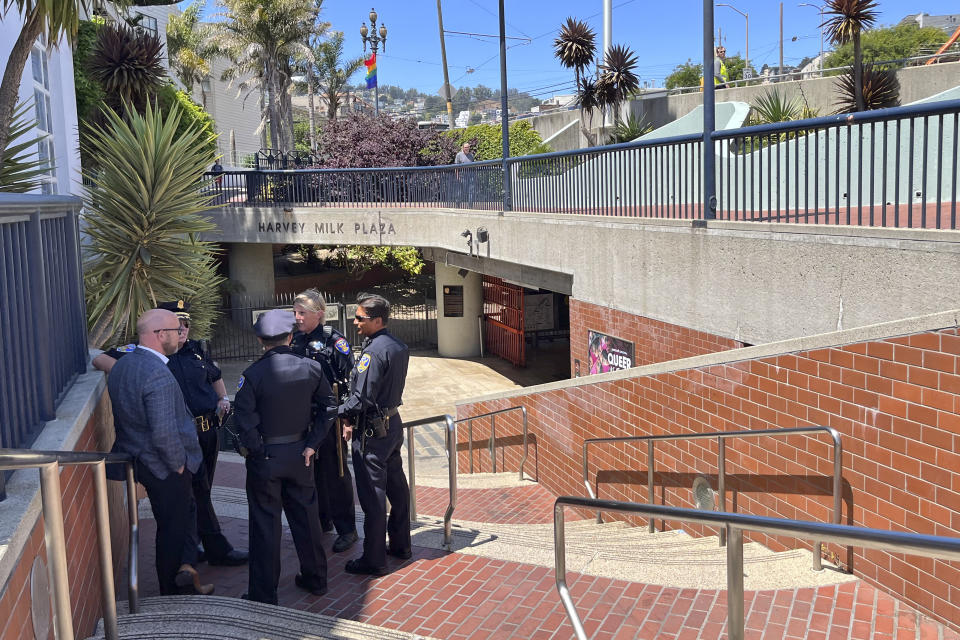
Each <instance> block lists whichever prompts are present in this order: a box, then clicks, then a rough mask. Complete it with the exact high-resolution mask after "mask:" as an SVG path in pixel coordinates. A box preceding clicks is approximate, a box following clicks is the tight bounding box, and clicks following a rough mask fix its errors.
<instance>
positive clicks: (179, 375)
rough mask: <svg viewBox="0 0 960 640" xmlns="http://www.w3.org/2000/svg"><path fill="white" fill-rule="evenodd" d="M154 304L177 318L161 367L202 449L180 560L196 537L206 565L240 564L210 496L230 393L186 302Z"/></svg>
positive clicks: (189, 556)
mask: <svg viewBox="0 0 960 640" xmlns="http://www.w3.org/2000/svg"><path fill="white" fill-rule="evenodd" d="M157 308H158V309H165V310H167V311H172V312H173V313H174V314H176V316H177V318H178V319H179V320H180V333H179V349H178V351H177V352H176V353H175V354H174V355H172V356H170V359H169V362H168V363H167V367H168V368H169V369H170V372H171V373H173V377H174V378H176V379H177V383H179V385H180V390H181V391H182V392H183V397H184V400H186V403H187V408H189V409H190V412H191V413H192V414H193V416H194V422H195V423H196V427H197V439H198V441H199V443H200V450H201V452H202V454H203V463H202V465H201V467H200V469H199V470H198V471H197V473H195V474H194V476H193V496H194V501H195V503H196V504H195V507H196V522H197V527H196V530H195V531H192V532H191V535H190V536H189V542H188V546H187V548H186V549H185V550H184V557H183V562H184V564H185V565H190V566H191V567H192V566H193V565H196V564H197V562H198V561H200V560H201V559H202V558H201V554H200V551H199V548H198V545H199V544H200V543H202V544H203V555H204V556H205V559H206V560H207V562H208V563H209V564H211V565H219V566H237V565H241V564H245V563H246V562H247V557H248V554H247V552H246V551H241V550H238V549H234V548H233V545H231V544H230V542H229V541H228V540H227V538H226V537H225V536H224V535H223V532H222V531H221V529H220V521H219V520H218V519H217V514H216V512H214V510H213V502H212V501H211V498H210V491H211V487H212V486H213V476H214V473H215V471H216V468H217V458H218V456H219V451H220V438H219V436H218V427H219V426H220V419H221V418H222V417H223V416H225V415H226V414H227V412H229V411H230V399H229V398H228V397H227V390H226V386H225V385H224V383H223V378H222V376H221V374H220V369H219V368H218V367H217V365H216V364H214V362H213V360H212V359H211V358H210V355H209V354H208V353H206V352H205V351H204V349H203V345H202V344H201V342H200V341H199V340H190V303H189V302H184V301H183V300H178V301H176V302H161V303H160V304H158V305H157ZM135 348H136V345H135V344H129V345H124V346H122V347H114V348H113V349H110V350H109V351H106V352H105V353H103V354H101V355H99V356H97V357H96V358H94V360H93V366H94V367H96V368H97V369H100V370H101V371H104V372H107V373H109V372H110V370H111V369H112V368H113V365H114V364H115V363H116V361H117V360H118V359H120V358H121V357H123V356H124V355H125V354H126V353H129V352H130V351H133V349H135ZM198 590H201V589H198Z"/></svg>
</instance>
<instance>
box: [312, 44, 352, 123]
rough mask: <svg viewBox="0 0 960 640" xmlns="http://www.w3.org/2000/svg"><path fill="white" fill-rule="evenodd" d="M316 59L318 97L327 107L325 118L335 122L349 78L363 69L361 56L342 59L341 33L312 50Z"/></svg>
mask: <svg viewBox="0 0 960 640" xmlns="http://www.w3.org/2000/svg"><path fill="white" fill-rule="evenodd" d="M313 55H314V58H315V59H316V69H317V84H318V85H319V87H320V96H321V100H323V101H324V102H325V103H326V105H327V118H328V119H330V120H336V118H337V111H339V110H340V100H341V97H342V95H343V90H344V88H345V87H346V86H347V84H348V83H349V82H350V78H351V77H352V76H353V74H355V73H356V72H357V71H359V70H360V69H361V68H362V67H363V60H364V59H363V56H358V57H356V58H352V59H350V60H344V59H343V32H342V31H336V32H334V33H333V34H332V35H331V36H330V39H329V40H326V41H325V42H321V43H320V44H319V45H317V46H316V47H315V48H314V50H313Z"/></svg>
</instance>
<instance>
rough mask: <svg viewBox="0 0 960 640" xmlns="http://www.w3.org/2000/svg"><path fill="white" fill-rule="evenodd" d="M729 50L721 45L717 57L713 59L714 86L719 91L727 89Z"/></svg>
mask: <svg viewBox="0 0 960 640" xmlns="http://www.w3.org/2000/svg"><path fill="white" fill-rule="evenodd" d="M726 59H727V50H726V49H725V48H724V47H723V46H722V45H721V46H719V47H717V55H716V57H715V58H714V59H713V84H714V86H715V87H716V88H717V89H726V88H727V64H726V62H725V61H726Z"/></svg>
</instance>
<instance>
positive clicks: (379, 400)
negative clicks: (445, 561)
mask: <svg viewBox="0 0 960 640" xmlns="http://www.w3.org/2000/svg"><path fill="white" fill-rule="evenodd" d="M357 303H358V307H357V313H356V317H355V318H354V321H353V322H354V325H355V326H356V327H357V330H358V332H359V333H360V335H361V336H363V337H364V341H363V347H362V352H361V354H360V359H359V360H358V361H357V365H356V367H354V369H353V371H352V373H351V375H350V397H349V398H347V400H346V402H344V403H343V404H341V405H340V407H339V408H338V410H337V411H338V414H339V415H340V416H341V418H342V419H343V422H344V424H345V427H344V438H345V439H350V438H351V437H352V439H353V471H354V474H356V481H357V497H358V498H359V500H360V506H361V507H362V508H363V535H364V540H363V555H362V556H360V557H359V558H355V559H353V560H350V561H349V562H347V564H346V567H345V570H346V571H347V573H355V574H369V575H378V576H379V575H384V574H386V573H387V554H389V555H391V556H394V557H397V558H401V559H404V560H405V559H407V558H409V557H410V555H411V549H410V492H409V488H408V486H407V477H406V476H405V475H404V473H403V464H402V461H401V457H400V447H401V446H402V445H403V423H402V422H401V420H400V414H399V413H398V407H399V406H400V404H401V401H400V398H401V396H402V395H403V387H404V384H405V382H406V377H407V363H408V361H409V358H410V352H409V349H408V348H407V345H405V344H403V343H402V342H400V341H399V340H397V339H396V338H395V337H394V336H392V335H390V332H389V331H387V322H388V321H389V319H390V303H389V302H387V300H386V299H385V298H383V297H382V296H378V295H374V294H360V295H359V296H358V297H357ZM387 499H389V500H390V516H389V518H388V517H387V513H386V511H387V509H386V500H387ZM387 533H389V535H390V543H389V546H388V545H387V544H386V534H387Z"/></svg>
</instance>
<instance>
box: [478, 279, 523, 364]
mask: <svg viewBox="0 0 960 640" xmlns="http://www.w3.org/2000/svg"><path fill="white" fill-rule="evenodd" d="M483 320H484V323H483V324H484V332H483V333H484V336H483V344H484V346H485V348H486V350H487V352H488V353H492V354H494V355H497V356H500V357H501V358H503V359H504V360H506V361H507V362H512V363H513V364H514V365H516V366H518V367H523V366H526V349H525V348H524V343H525V340H524V333H523V287H521V286H519V285H515V284H510V283H507V282H504V281H503V280H501V279H500V278H494V277H491V276H483Z"/></svg>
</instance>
